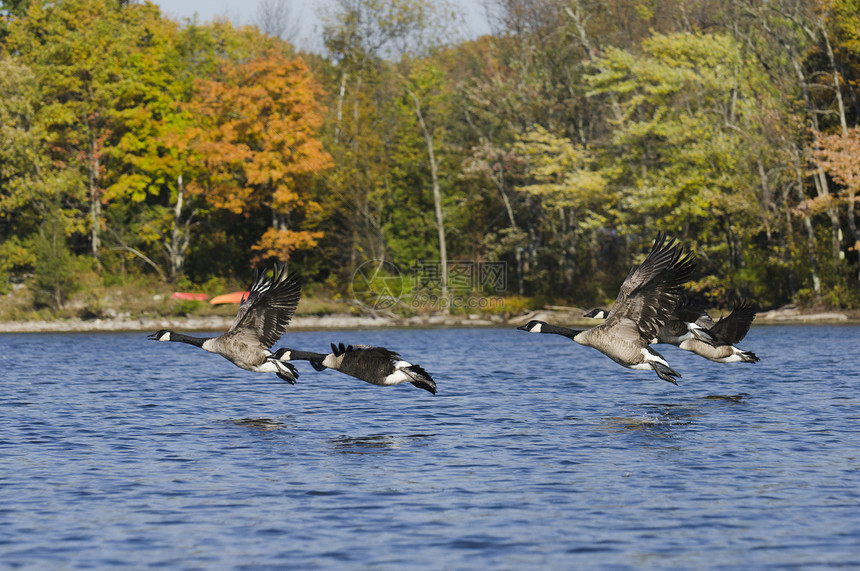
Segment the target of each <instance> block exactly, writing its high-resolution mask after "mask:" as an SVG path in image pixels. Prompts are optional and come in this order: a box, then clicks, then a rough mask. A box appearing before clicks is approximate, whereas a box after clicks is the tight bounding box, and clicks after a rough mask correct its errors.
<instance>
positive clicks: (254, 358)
mask: <svg viewBox="0 0 860 571" xmlns="http://www.w3.org/2000/svg"><path fill="white" fill-rule="evenodd" d="M300 296H301V279H300V278H299V277H298V276H297V275H296V274H289V275H288V274H287V269H286V265H284V264H282V263H280V262H276V263H275V266H274V269H273V271H272V277H271V278H270V277H267V275H266V272H263V271H262V270H261V269H260V268H257V270H256V271H255V272H254V283H253V284H252V285H251V289H250V292H249V293H248V297H246V298H244V299H243V300H242V302H241V303H240V304H239V312H238V313H237V315H236V319H235V320H234V321H233V325H231V326H230V329H229V330H227V332H226V333H223V334H221V335H219V336H218V337H192V336H191V335H185V334H184V333H177V332H176V331H169V330H167V329H162V330H161V331H159V332H157V333H153V334H152V335H150V336H149V337H148V339H152V340H153V341H177V342H181V343H188V344H189V345H195V346H197V347H200V348H201V349H203V350H205V351H209V352H210V353H217V354H218V355H221V356H222V357H224V358H226V359H227V360H229V361H230V362H231V363H233V364H234V365H236V366H237V367H241V368H243V369H247V370H248V371H254V372H256V373H275V374H276V375H278V377H280V378H281V379H283V380H285V381H287V382H288V383H291V384H294V383H295V382H296V378H297V377H298V376H299V373H298V371H296V368H295V367H293V366H292V365H290V364H289V363H285V362H283V361H280V360H279V359H277V358H276V357H275V356H274V354H273V353H272V352H271V351H270V350H269V348H270V347H271V346H272V345H274V344H275V343H276V342H277V341H278V339H280V338H281V335H283V334H284V332H285V331H286V329H287V325H288V324H289V322H290V319H291V318H292V317H293V313H295V311H296V306H298V304H299V297H300Z"/></svg>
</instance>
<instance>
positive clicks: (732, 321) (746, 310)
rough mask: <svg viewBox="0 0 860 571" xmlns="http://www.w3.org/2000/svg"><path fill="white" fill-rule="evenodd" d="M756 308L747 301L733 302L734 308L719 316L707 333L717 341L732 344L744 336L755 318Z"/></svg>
mask: <svg viewBox="0 0 860 571" xmlns="http://www.w3.org/2000/svg"><path fill="white" fill-rule="evenodd" d="M755 314H756V310H755V308H754V307H753V305H752V304H751V303H750V302H748V301H743V300H742V301H740V302H735V306H734V309H732V312H731V313H730V314H729V315H728V316H726V317H721V318H720V319H719V321H717V322H716V323H715V324H714V326H713V327H711V328H710V329H709V330H708V333H709V334H710V335H711V336H712V337H713V338H714V339H715V340H716V341H718V342H720V343H723V344H726V345H734V344H735V343H737V342H739V341H741V340H742V339H743V338H744V337H746V334H747V332H749V330H750V325H752V322H753V320H754V319H755Z"/></svg>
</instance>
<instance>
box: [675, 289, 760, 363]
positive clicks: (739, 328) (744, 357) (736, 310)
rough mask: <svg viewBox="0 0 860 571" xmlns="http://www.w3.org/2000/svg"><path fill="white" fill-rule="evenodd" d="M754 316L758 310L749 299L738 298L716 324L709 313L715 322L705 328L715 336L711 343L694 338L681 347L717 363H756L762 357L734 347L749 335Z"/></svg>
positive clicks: (709, 319)
mask: <svg viewBox="0 0 860 571" xmlns="http://www.w3.org/2000/svg"><path fill="white" fill-rule="evenodd" d="M755 315H756V310H755V308H754V307H753V305H752V304H751V303H750V302H748V301H744V300H740V301H737V302H735V304H734V307H733V308H732V312H731V313H730V314H728V315H727V316H724V317H720V319H719V321H717V322H716V323H714V322H713V320H711V317H710V316H707V320H708V321H710V322H711V323H712V325H711V326H710V327H707V328H706V329H705V331H706V333H707V334H708V335H709V336H710V337H711V338H712V339H713V341H712V342H705V341H702V340H701V339H696V338H693V339H688V340H685V341H684V342H683V343H681V344H680V345H678V346H679V347H680V348H681V349H684V350H685V351H692V352H693V353H695V354H696V355H700V356H702V357H704V358H705V359H710V360H711V361H716V362H717V363H738V362H743V363H755V362H757V361H759V360H760V359H759V358H758V357H756V354H755V353H753V352H752V351H744V350H743V349H740V348H738V347H735V343H738V342H740V341H741V340H742V339H743V338H744V337H746V334H747V332H748V331H749V330H750V325H752V322H753V320H754V319H755Z"/></svg>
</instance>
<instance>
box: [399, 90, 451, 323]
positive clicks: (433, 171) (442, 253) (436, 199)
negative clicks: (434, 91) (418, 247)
mask: <svg viewBox="0 0 860 571" xmlns="http://www.w3.org/2000/svg"><path fill="white" fill-rule="evenodd" d="M407 91H408V93H409V96H410V97H411V98H412V101H413V102H414V103H415V116H416V117H417V118H418V124H419V125H420V126H421V132H422V133H423V134H424V141H425V142H426V143H427V155H428V156H429V159H430V176H431V181H432V185H433V205H434V206H435V209H436V230H437V232H438V234H439V263H440V265H441V266H442V267H441V270H442V276H441V279H442V299H444V300H445V301H443V302H442V303H443V304H444V308H442V309H443V312H444V313H446V314H447V313H450V307H449V305H450V304H449V299H448V248H447V246H446V245H445V218H444V215H443V213H442V193H441V192H440V190H439V169H438V165H437V163H436V153H435V151H434V147H433V136H432V134H431V133H430V130H429V129H428V128H427V123H426V122H425V121H424V113H423V112H422V111H421V101H420V100H419V99H418V96H417V95H416V94H415V92H413V91H412V90H411V89H407Z"/></svg>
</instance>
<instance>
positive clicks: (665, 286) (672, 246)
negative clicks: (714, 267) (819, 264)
mask: <svg viewBox="0 0 860 571" xmlns="http://www.w3.org/2000/svg"><path fill="white" fill-rule="evenodd" d="M695 265H696V262H695V255H694V254H693V253H692V252H687V254H686V255H684V248H683V246H682V245H681V244H679V243H676V242H675V240H674V239H670V240H669V241H668V242H667V241H666V235H665V234H663V233H658V234H657V238H656V239H655V240H654V245H653V246H652V247H651V251H650V252H649V253H648V256H647V257H646V258H645V261H643V262H642V264H641V265H640V266H634V267H633V268H632V269H631V270H630V272H629V273H628V274H627V277H626V278H625V280H624V283H622V284H621V289H620V291H619V292H618V296H617V297H616V299H615V304H614V305H613V306H612V309H611V310H610V311H609V312H608V314H607V316H606V320H605V321H604V322H603V323H601V324H600V325H598V326H596V327H592V328H591V329H586V330H582V329H570V328H567V327H560V326H557V325H551V324H549V323H545V322H542V321H536V320H532V321H529V322H528V323H526V324H525V325H522V326H520V327H518V329H522V330H524V331H528V332H530V333H555V334H557V335H563V336H565V337H568V338H570V339H572V340H574V341H576V342H577V343H579V344H580V345H585V346H587V347H593V348H594V349H597V350H598V351H600V352H601V353H603V354H604V355H606V356H607V357H609V358H610V359H612V360H613V361H615V362H616V363H618V364H619V365H622V366H624V367H627V368H630V369H644V370H649V369H651V370H653V371H654V372H655V373H657V376H658V377H660V378H661V379H663V380H664V381H668V382H670V383H673V384H678V383H677V381H676V380H675V379H676V378H677V377H680V376H681V374H680V373H679V372H677V371H675V370H674V369H672V368H671V367H670V366H669V363H667V362H666V359H665V358H664V357H663V356H662V355H660V353H658V352H657V351H655V350H654V349H652V348H651V347H650V344H651V341H652V340H653V339H654V338H655V337H656V336H657V330H658V329H659V328H660V327H661V326H662V325H664V324H665V323H666V320H667V319H669V315H670V314H671V313H672V311H673V310H674V309H675V307H676V306H677V304H678V300H679V299H680V297H681V290H682V287H683V285H684V282H686V281H687V280H689V279H690V276H691V274H692V273H693V269H694V268H695Z"/></svg>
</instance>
